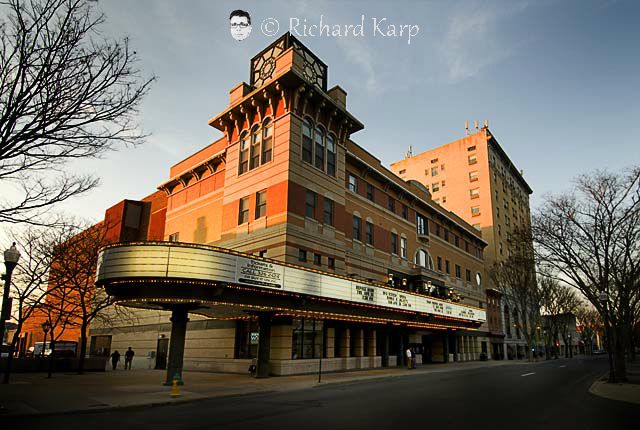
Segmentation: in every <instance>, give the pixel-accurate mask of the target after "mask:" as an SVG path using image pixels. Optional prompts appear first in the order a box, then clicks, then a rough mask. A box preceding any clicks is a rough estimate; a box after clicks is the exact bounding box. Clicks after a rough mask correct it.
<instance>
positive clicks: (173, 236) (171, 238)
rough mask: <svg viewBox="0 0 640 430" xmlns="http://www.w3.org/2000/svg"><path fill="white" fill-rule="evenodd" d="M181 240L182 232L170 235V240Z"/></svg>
mask: <svg viewBox="0 0 640 430" xmlns="http://www.w3.org/2000/svg"><path fill="white" fill-rule="evenodd" d="M179 241H180V233H172V234H170V235H169V242H179Z"/></svg>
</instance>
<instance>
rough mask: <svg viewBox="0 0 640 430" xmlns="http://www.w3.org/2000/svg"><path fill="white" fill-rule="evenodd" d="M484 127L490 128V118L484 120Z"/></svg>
mask: <svg viewBox="0 0 640 430" xmlns="http://www.w3.org/2000/svg"><path fill="white" fill-rule="evenodd" d="M484 128H489V120H488V119H485V120H484Z"/></svg>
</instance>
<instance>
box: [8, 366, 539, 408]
mask: <svg viewBox="0 0 640 430" xmlns="http://www.w3.org/2000/svg"><path fill="white" fill-rule="evenodd" d="M537 363H544V360H543V361H539V362H537ZM527 364H529V365H531V364H536V362H533V363H531V362H528V361H526V360H521V361H515V360H514V361H508V360H507V361H486V362H478V361H475V362H456V363H448V364H429V365H422V366H419V367H418V368H417V369H414V370H407V369H406V368H398V367H394V368H381V369H375V370H361V371H351V372H340V373H329V374H323V375H322V382H321V383H320V384H318V375H317V374H313V375H296V376H286V377H272V378H265V379H255V378H252V377H251V376H249V375H248V374H247V375H235V374H222V373H208V372H188V371H186V372H184V375H183V379H184V382H185V385H184V386H183V387H181V396H180V397H178V398H172V397H170V391H171V387H165V386H163V385H162V382H163V381H164V376H165V374H164V372H163V371H159V370H131V371H125V370H117V371H115V372H114V371H107V372H97V373H86V374H84V375H77V374H74V373H66V374H65V373H62V374H61V373H56V374H54V375H53V378H52V379H47V378H46V374H44V373H31V374H13V375H12V376H11V378H12V382H11V384H9V385H0V405H2V408H1V409H0V417H2V416H19V415H48V414H64V413H72V412H84V411H98V410H106V409H113V408H132V407H140V406H156V405H165V404H170V403H177V402H186V401H196V400H201V399H209V398H215V397H229V396H239V395H246V394H257V393H266V392H282V391H293V390H301V389H305V388H312V387H316V386H320V385H326V384H335V383H349V382H355V381H366V380H375V379H380V378H389V377H402V376H408V375H415V374H426V373H437V372H454V371H460V370H468V369H476V368H483V367H496V366H507V365H527Z"/></svg>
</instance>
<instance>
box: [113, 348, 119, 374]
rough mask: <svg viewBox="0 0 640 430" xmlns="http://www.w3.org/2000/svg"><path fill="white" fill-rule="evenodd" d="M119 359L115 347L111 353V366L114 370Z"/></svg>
mask: <svg viewBox="0 0 640 430" xmlns="http://www.w3.org/2000/svg"><path fill="white" fill-rule="evenodd" d="M119 361H120V353H119V352H118V350H117V349H116V350H115V351H113V353H112V354H111V367H112V368H113V370H116V367H117V366H118V362H119Z"/></svg>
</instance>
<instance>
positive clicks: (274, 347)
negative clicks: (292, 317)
mask: <svg viewBox="0 0 640 430" xmlns="http://www.w3.org/2000/svg"><path fill="white" fill-rule="evenodd" d="M292 335H293V326H292V325H291V324H278V323H275V324H272V325H271V342H270V346H271V352H270V355H269V360H291V337H292ZM259 344H260V342H259V341H258V345H259Z"/></svg>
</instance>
